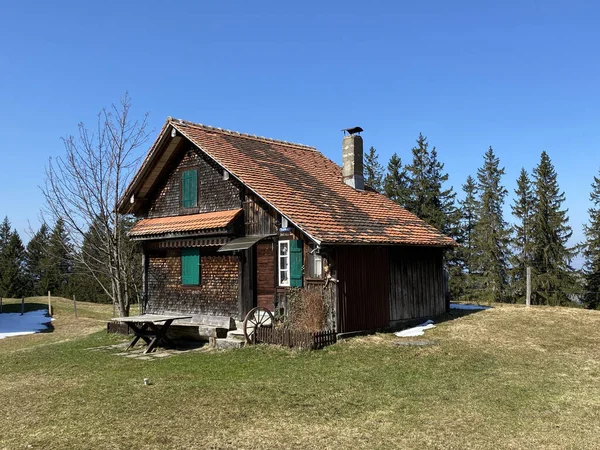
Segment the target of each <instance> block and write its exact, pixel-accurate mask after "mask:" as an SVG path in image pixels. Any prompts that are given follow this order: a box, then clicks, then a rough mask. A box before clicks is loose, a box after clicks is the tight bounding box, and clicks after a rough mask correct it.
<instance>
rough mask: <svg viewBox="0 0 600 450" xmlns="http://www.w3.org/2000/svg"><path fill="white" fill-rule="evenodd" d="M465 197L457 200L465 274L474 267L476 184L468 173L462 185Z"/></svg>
mask: <svg viewBox="0 0 600 450" xmlns="http://www.w3.org/2000/svg"><path fill="white" fill-rule="evenodd" d="M462 190H463V192H464V194H465V198H464V199H463V200H461V201H460V202H459V204H460V213H461V227H462V229H463V249H464V250H463V251H464V261H465V270H466V272H467V274H469V275H470V274H471V273H473V269H474V267H475V244H474V233H475V224H476V223H477V211H478V208H479V203H478V201H477V185H476V183H475V179H474V178H473V177H472V176H471V175H469V176H468V177H467V181H466V182H465V184H463V185H462Z"/></svg>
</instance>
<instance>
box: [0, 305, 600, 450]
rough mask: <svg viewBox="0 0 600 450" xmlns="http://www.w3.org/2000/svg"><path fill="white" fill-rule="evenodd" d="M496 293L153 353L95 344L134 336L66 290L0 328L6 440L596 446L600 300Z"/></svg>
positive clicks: (76, 444)
mask: <svg viewBox="0 0 600 450" xmlns="http://www.w3.org/2000/svg"><path fill="white" fill-rule="evenodd" d="M494 306H495V307H494V308H493V309H490V310H485V311H479V312H475V313H471V314H468V315H464V316H460V315H459V314H458V313H455V315H454V316H451V317H449V319H450V320H447V321H445V322H443V323H440V324H438V326H437V328H435V329H432V330H428V331H427V332H426V334H425V336H423V337H418V338H409V339H400V338H396V337H394V336H393V335H384V334H378V335H374V336H368V337H361V338H354V339H349V340H346V341H343V342H340V343H338V344H337V345H335V346H332V347H329V348H327V349H325V350H321V351H315V352H303V351H288V350H283V349H278V348H269V347H263V346H257V347H250V348H244V349H241V350H232V351H216V350H208V351H200V352H190V353H185V354H181V355H177V356H173V357H169V358H164V359H156V360H153V361H140V360H136V359H131V358H126V357H123V356H118V355H116V353H118V352H119V350H106V351H90V350H89V348H91V347H98V346H104V345H111V344H115V343H118V342H122V341H123V338H122V337H119V336H107V335H106V334H105V333H104V332H102V331H100V332H97V333H95V331H97V330H100V329H101V328H103V326H104V323H103V321H102V319H105V318H107V317H109V316H110V315H111V314H112V308H111V307H110V305H109V306H108V307H106V306H102V305H89V307H88V306H87V305H85V306H83V305H81V306H80V305H79V304H78V313H79V318H78V319H75V318H74V317H73V315H72V310H69V304H68V301H66V300H65V303H64V304H61V306H58V304H57V309H56V321H55V322H53V326H54V330H53V331H52V332H50V333H43V334H38V335H34V336H23V337H15V338H10V339H5V340H3V341H0V361H1V365H0V367H1V368H0V417H2V418H3V421H4V423H5V424H10V426H4V427H3V429H2V432H0V448H10V449H12V448H27V446H28V445H30V446H32V447H31V448H44V449H54V448H56V449H58V448H60V449H62V448H69V449H77V448H81V449H84V448H94V447H95V448H115V449H124V448H131V449H151V448H177V449H179V448H181V449H189V448H273V449H275V448H277V449H279V448H334V447H335V448H417V447H418V448H456V449H459V448H460V449H464V448H473V449H475V448H477V449H481V448H483V449H486V448H489V449H497V448H527V447H529V448H596V447H597V446H598V443H597V438H598V436H600V312H596V311H586V310H581V309H567V308H562V309H561V308H549V307H533V308H529V309H526V308H524V307H519V306H506V305H494ZM71 307H72V305H71ZM88 308H89V309H88ZM103 308H104V309H103ZM411 339H412V340H421V341H422V340H424V339H426V340H429V341H433V343H434V345H429V346H424V347H421V346H398V345H396V344H397V342H399V341H403V342H405V341H407V340H408V341H410V340H411ZM143 378H149V379H150V380H151V382H152V384H151V385H150V386H144V384H143V382H142V380H143Z"/></svg>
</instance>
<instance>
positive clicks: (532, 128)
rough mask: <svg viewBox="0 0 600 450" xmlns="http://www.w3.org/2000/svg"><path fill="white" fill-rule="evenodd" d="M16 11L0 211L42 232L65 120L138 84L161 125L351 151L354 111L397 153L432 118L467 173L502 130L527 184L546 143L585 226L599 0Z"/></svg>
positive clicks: (383, 154) (3, 94)
mask: <svg viewBox="0 0 600 450" xmlns="http://www.w3.org/2000/svg"><path fill="white" fill-rule="evenodd" d="M0 16H1V17H2V19H3V20H2V22H3V26H2V27H1V28H0V124H1V125H0V138H1V140H0V142H1V143H2V144H0V145H1V149H0V152H1V154H2V158H1V164H2V171H1V174H2V176H0V215H2V216H4V215H8V216H9V218H10V219H11V221H12V223H13V225H14V226H16V228H17V229H18V230H19V232H21V234H23V235H24V236H23V237H24V239H25V240H27V239H28V238H27V236H26V235H25V229H26V228H27V223H28V220H29V221H30V222H31V224H32V225H33V227H34V228H37V226H38V225H39V222H38V210H39V208H40V207H41V206H42V203H43V199H42V196H41V193H40V191H39V187H38V186H39V185H40V184H41V183H42V182H43V177H44V167H45V165H46V164H47V161H48V158H49V157H51V156H54V157H55V156H59V155H61V154H62V153H63V151H64V149H63V147H62V143H61V141H60V137H61V136H65V135H68V134H75V133H76V132H77V124H78V123H79V122H81V121H83V122H85V123H87V124H90V125H92V124H93V122H94V120H95V115H96V113H97V112H98V110H99V109H100V108H101V107H103V106H108V105H110V104H111V103H113V102H117V101H118V100H119V98H120V96H122V95H123V93H124V92H125V91H126V90H127V91H129V93H130V95H131V97H132V99H133V104H134V113H136V114H139V115H140V116H141V115H142V114H143V113H144V112H149V113H150V125H151V128H152V129H155V130H156V131H158V130H159V129H160V127H161V125H162V123H163V122H164V120H165V118H166V117H167V116H173V117H178V118H184V119H186V120H190V121H195V122H200V123H205V124H209V125H214V126H219V127H223V128H229V129H234V130H237V131H242V132H248V133H252V134H258V135H263V136H269V137H274V138H279V139H285V140H289V141H295V142H301V143H305V144H310V145H314V146H316V147H318V148H319V149H320V150H321V151H322V152H324V153H325V154H326V155H327V156H329V157H330V158H331V159H333V160H334V161H337V162H339V161H340V160H341V133H340V129H342V128H346V127H350V126H355V125H360V126H362V127H363V128H364V129H365V132H364V133H363V137H364V139H365V145H366V146H370V145H373V146H375V147H376V148H377V150H378V152H379V154H380V160H381V162H382V163H384V164H385V163H387V160H388V159H389V157H390V156H391V154H392V153H393V152H398V154H399V155H400V156H401V157H402V159H403V160H404V161H407V160H408V159H409V154H410V148H411V147H412V146H413V144H414V141H415V139H416V137H417V136H418V134H419V132H422V133H423V134H425V135H426V136H428V137H429V140H430V143H431V144H432V145H435V146H437V148H438V151H439V155H440V159H441V160H442V161H443V162H444V163H445V164H446V169H447V171H448V172H449V174H450V183H451V184H452V185H454V186H455V189H457V190H459V191H460V185H461V184H462V183H464V181H465V179H466V177H467V176H468V175H469V174H475V172H476V170H477V167H479V166H480V165H481V162H482V155H483V153H484V152H485V150H486V149H487V148H488V146H489V145H492V146H493V147H494V149H495V150H496V153H497V155H498V156H499V157H500V159H501V163H502V164H503V165H504V166H505V167H506V176H505V179H504V181H505V184H506V186H507V188H508V189H509V190H510V191H511V194H512V191H513V190H514V187H515V180H516V178H517V176H518V173H519V170H520V168H521V167H525V168H527V169H528V170H531V169H533V167H534V166H535V165H536V164H537V162H538V160H539V156H540V153H541V151H542V150H546V151H547V152H548V153H549V154H550V157H551V158H552V161H553V163H554V164H555V166H556V169H557V171H558V174H559V182H560V185H561V188H562V189H563V190H564V191H565V192H566V195H567V202H566V207H568V208H569V215H570V218H571V225H572V226H573V229H574V233H575V234H574V240H580V239H582V224H583V223H584V222H585V221H587V211H586V210H587V208H588V207H589V201H588V198H589V191H590V183H591V182H592V177H593V176H594V175H595V174H597V173H598V169H599V167H600V152H598V148H597V142H599V140H600V139H599V138H600V127H599V126H598V125H599V124H600V120H599V119H600V112H599V108H598V106H599V104H600V102H599V100H600V95H599V94H600V83H599V80H600V58H598V48H597V45H598V42H600V27H598V23H600V6H599V5H596V4H594V2H577V1H569V2H556V1H520V2H511V1H507V2H493V3H492V2H482V1H476V2H475V1H473V2H461V1H454V2H448V1H429V2H403V1H400V2H391V1H390V2H383V1H371V2H359V1H330V2H323V1H320V2H313V1H303V2H294V3H292V2H281V1H278V2H275V1H272V2H262V1H256V2H242V1H219V2H213V1H203V2H186V1H179V2H171V3H169V2H154V1H145V2H133V1H132V2H112V1H105V2H81V1H77V2H61V1H57V2H50V3H48V2H26V1H24V2H7V1H4V0H0ZM507 211H508V209H507ZM507 216H508V215H507ZM507 218H508V219H510V217H507Z"/></svg>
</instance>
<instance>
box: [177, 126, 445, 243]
mask: <svg viewBox="0 0 600 450" xmlns="http://www.w3.org/2000/svg"><path fill="white" fill-rule="evenodd" d="M170 124H171V125H172V126H173V127H174V128H176V129H177V130H178V131H179V132H180V133H181V134H182V135H184V136H185V137H187V138H188V139H189V140H190V141H191V142H192V143H194V144H195V145H197V146H198V147H199V148H200V149H202V150H203V151H204V152H206V153H207V154H208V155H209V156H210V157H211V158H213V159H214V160H216V161H217V162H218V163H219V164H221V165H222V166H223V167H224V168H225V169H226V170H228V171H229V172H230V173H231V174H233V175H234V176H235V177H236V178H238V179H239V180H241V181H242V182H243V183H244V184H245V185H247V186H248V187H249V188H250V189H252V190H253V191H254V192H256V193H257V194H258V195H259V196H261V197H262V198H264V199H265V200H266V201H267V202H268V203H270V204H271V205H272V206H274V207H275V208H276V209H277V210H278V211H279V212H280V213H281V214H283V215H284V216H286V217H287V218H288V219H289V220H291V221H292V223H294V224H295V225H296V226H298V227H299V228H300V229H301V230H302V231H304V232H305V233H307V234H308V235H309V236H311V237H313V238H315V239H317V240H319V241H321V242H323V243H332V244H341V243H365V244H406V245H435V246H454V245H456V243H455V242H454V240H452V239H451V238H449V237H447V236H445V235H444V234H442V233H441V232H440V231H439V230H437V229H435V228H434V227H432V226H430V225H428V224H426V223H425V222H424V221H423V220H421V219H419V218H418V217H417V216H415V215H414V214H412V213H410V212H408V211H407V210H405V209H404V208H402V207H400V206H399V205H397V204H396V203H394V202H393V201H391V200H389V199H388V198H387V197H385V196H383V195H381V194H377V193H375V192H369V191H357V190H355V189H353V188H352V187H350V186H348V185H346V184H344V183H343V182H342V176H341V175H342V171H341V168H340V167H339V166H338V165H336V164H335V163H334V162H333V161H331V160H330V159H328V158H326V157H325V156H324V155H323V154H321V153H320V152H318V151H317V150H316V149H314V148H312V147H308V146H304V145H300V144H291V143H288V142H284V141H276V140H272V139H266V138H262V137H256V136H250V135H245V134H240V133H236V132H231V131H227V130H221V129H217V128H212V127H207V126H204V125H198V124H193V123H190V122H184V121H180V120H171V121H170Z"/></svg>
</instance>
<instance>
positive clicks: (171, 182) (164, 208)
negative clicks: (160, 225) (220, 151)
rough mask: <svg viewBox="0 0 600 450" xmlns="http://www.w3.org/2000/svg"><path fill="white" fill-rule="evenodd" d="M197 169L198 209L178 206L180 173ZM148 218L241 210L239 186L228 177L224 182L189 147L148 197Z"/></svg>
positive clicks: (214, 168)
mask: <svg viewBox="0 0 600 450" xmlns="http://www.w3.org/2000/svg"><path fill="white" fill-rule="evenodd" d="M189 169H197V170H198V206H197V207H195V208H182V207H181V174H182V172H184V171H185V170H189ZM150 197H151V201H150V208H149V210H148V217H150V218H152V217H166V216H178V215H184V214H198V213H203V212H212V211H224V210H228V209H236V208H241V207H242V201H241V194H240V188H239V187H238V183H237V182H236V181H235V180H234V179H232V178H230V179H229V180H223V171H222V169H220V168H219V167H218V166H217V165H216V164H215V163H214V162H212V161H211V160H209V159H208V158H207V157H206V156H204V155H203V154H202V153H201V152H200V151H199V150H198V149H196V148H195V147H191V148H189V149H188V150H187V151H186V152H185V155H184V156H183V159H181V160H180V161H178V164H177V165H176V166H175V167H173V168H172V169H171V170H170V172H169V175H168V176H167V178H166V179H165V180H163V182H162V183H161V184H160V187H159V188H158V190H157V191H156V192H154V193H152V194H151V196H150Z"/></svg>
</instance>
